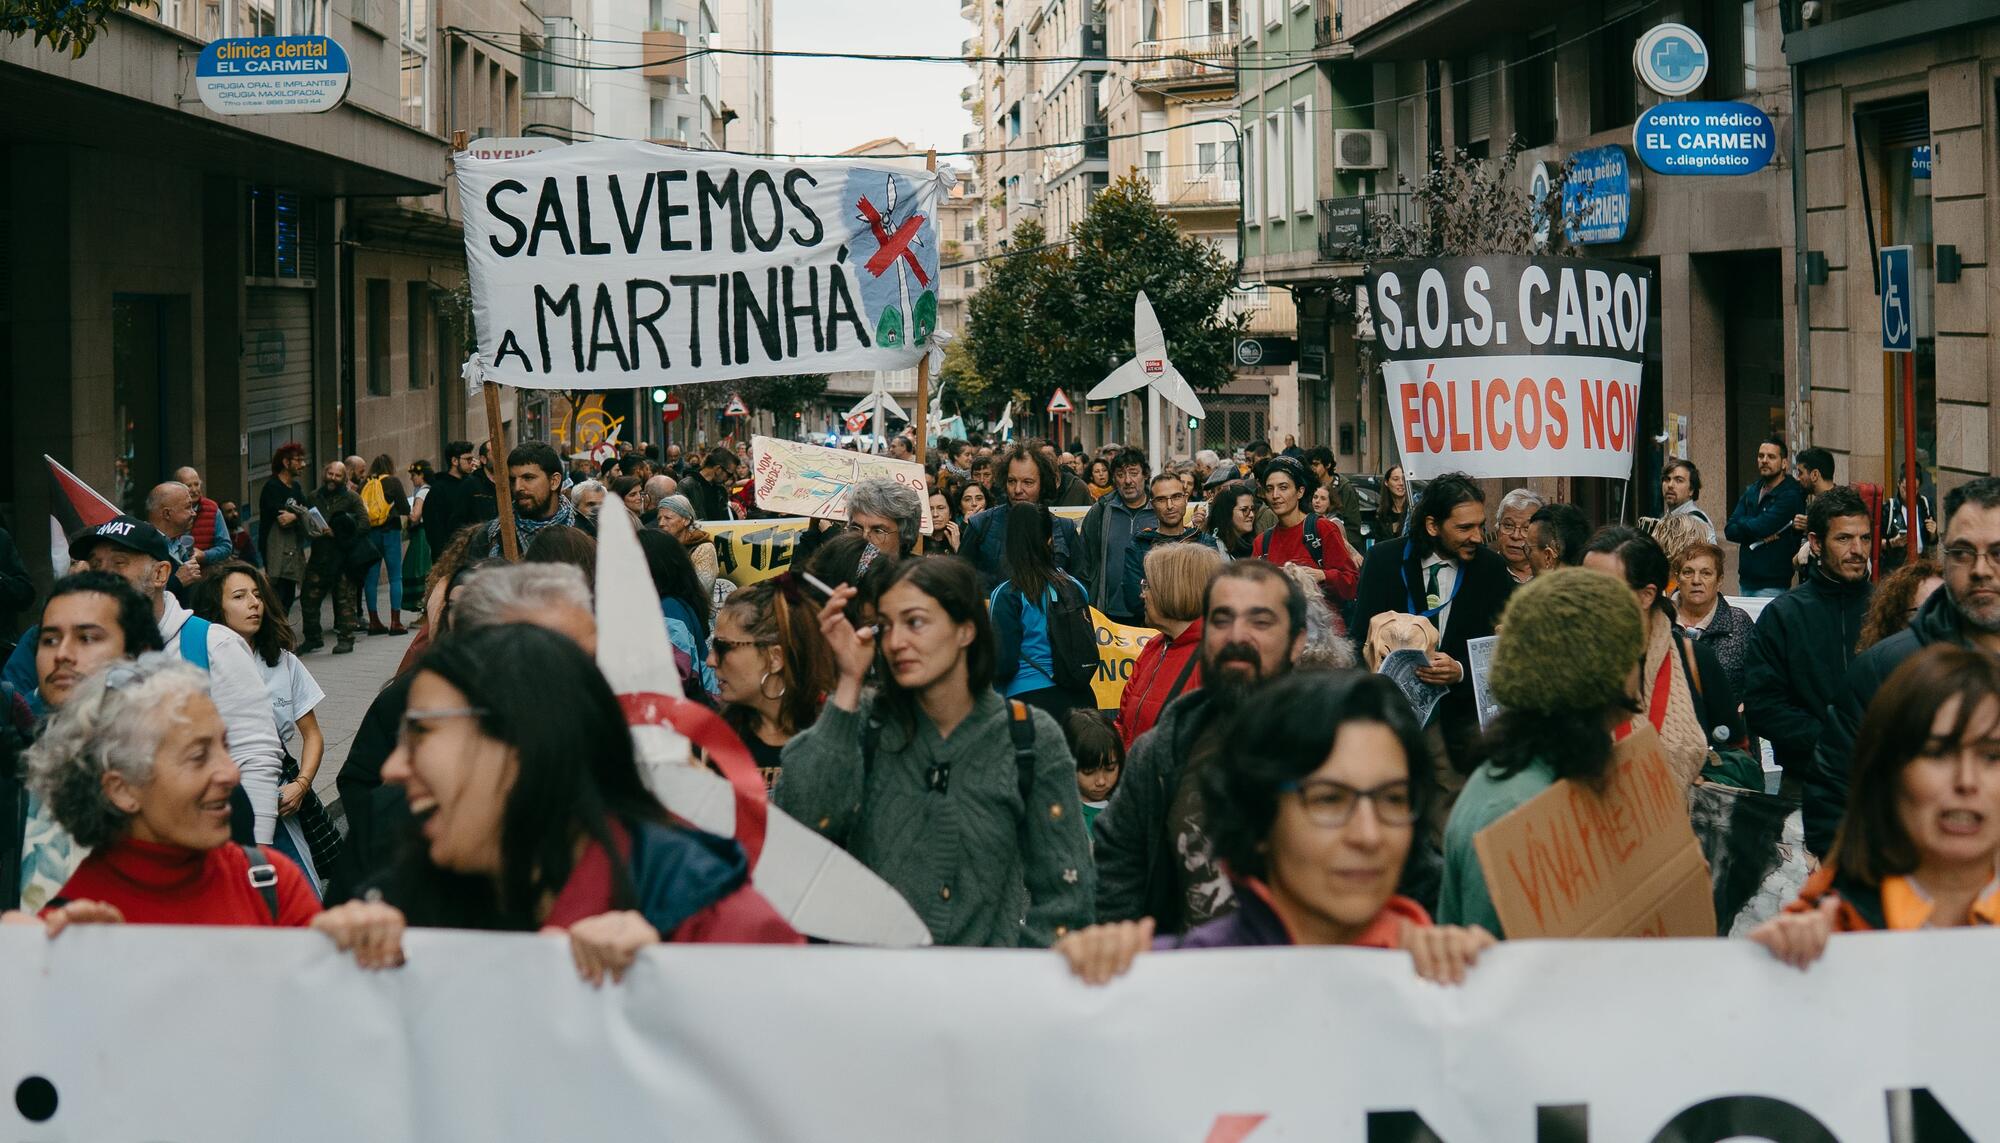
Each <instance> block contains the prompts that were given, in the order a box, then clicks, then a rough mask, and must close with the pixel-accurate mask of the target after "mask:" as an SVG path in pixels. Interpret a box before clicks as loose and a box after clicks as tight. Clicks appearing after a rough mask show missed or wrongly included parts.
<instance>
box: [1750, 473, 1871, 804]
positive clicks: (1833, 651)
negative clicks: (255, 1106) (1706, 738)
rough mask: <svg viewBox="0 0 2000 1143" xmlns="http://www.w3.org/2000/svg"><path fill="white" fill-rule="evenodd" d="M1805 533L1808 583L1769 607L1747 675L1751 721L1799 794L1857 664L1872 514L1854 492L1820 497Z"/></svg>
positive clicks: (1867, 593)
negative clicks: (1829, 710)
mask: <svg viewBox="0 0 2000 1143" xmlns="http://www.w3.org/2000/svg"><path fill="white" fill-rule="evenodd" d="M1806 530H1807V535H1808V537H1809V538H1808V541H1807V542H1808V543H1810V544H1811V545H1812V553H1813V563H1812V565H1811V568H1810V570H1809V571H1808V573H1807V576H1806V581H1805V582H1804V583H1802V584H1800V585H1799V586H1797V587H1795V588H1793V589H1792V590H1790V591H1788V592H1786V593H1785V594H1784V595H1781V596H1779V597H1778V598H1777V599H1774V600H1772V601H1771V602H1770V603H1769V604H1767V605H1766V606H1765V608H1764V613H1763V614H1762V615H1761V616H1759V617H1758V619H1757V628H1756V631H1755V633H1754V634H1753V635H1752V636H1751V638H1750V653H1749V656H1748V661H1747V662H1746V664H1745V670H1744V683H1745V686H1744V695H1743V705H1744V714H1745V715H1747V716H1748V717H1749V719H1750V725H1751V726H1752V727H1753V728H1754V729H1755V730H1756V733H1757V734H1758V735H1759V736H1761V737H1764V738H1768V739H1770V740H1771V748H1772V750H1773V751H1774V752H1775V753H1776V754H1777V756H1778V765H1779V766H1782V767H1783V768H1784V770H1785V775H1786V777H1787V778H1788V779H1790V782H1789V784H1790V785H1792V786H1795V787H1796V785H1797V784H1798V782H1799V780H1800V777H1801V775H1803V774H1804V773H1805V772H1806V770H1807V769H1808V768H1810V766H1811V765H1812V759H1813V751H1814V750H1815V749H1816V748H1818V746H1819V736H1820V730H1821V728H1822V726H1823V725H1824V723H1825V720H1826V704H1827V703H1828V702H1830V701H1831V700H1832V699H1833V696H1834V694H1835V693H1836V692H1838V691H1839V689H1840V681H1841V679H1842V677H1843V676H1845V675H1846V673H1847V666H1848V664H1849V663H1852V662H1853V661H1854V643H1855V641H1856V640H1857V639H1859V638H1860V637H1861V624H1862V622H1863V621H1864V620H1865V619H1866V618H1867V616H1868V598H1869V596H1870V595H1871V594H1872V592H1873V585H1872V584H1870V583H1869V582H1868V545H1869V542H1870V540H1871V538H1872V536H1871V525H1870V522H1869V519H1868V507H1867V505H1865V504H1863V503H1862V502H1861V497H1860V496H1859V495H1857V494H1856V493H1855V491H1854V490H1853V489H1852V488H1834V489H1831V490H1830V491H1827V492H1823V493H1821V494H1820V495H1818V496H1816V497H1814V498H1813V503H1812V509H1811V511H1810V512H1809V513H1808V514H1807V522H1806Z"/></svg>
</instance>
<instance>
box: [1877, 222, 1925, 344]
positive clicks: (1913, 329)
mask: <svg viewBox="0 0 2000 1143" xmlns="http://www.w3.org/2000/svg"><path fill="white" fill-rule="evenodd" d="M1880 267H1881V272H1880V274H1879V275H1878V277H1879V278H1880V279H1881V282H1882V352H1884V353H1911V352H1914V351H1915V350H1916V348H1917V317H1916V310H1915V308H1914V307H1913V306H1912V304H1911V302H1912V299H1913V297H1914V295H1913V294H1911V292H1910V268H1911V261H1910V247H1908V246H1884V247H1882V253H1881V262H1880Z"/></svg>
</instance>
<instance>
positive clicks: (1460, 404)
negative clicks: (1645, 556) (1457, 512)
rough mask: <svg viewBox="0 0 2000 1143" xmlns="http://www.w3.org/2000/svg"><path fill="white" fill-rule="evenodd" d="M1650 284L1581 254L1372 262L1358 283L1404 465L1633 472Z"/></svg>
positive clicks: (1640, 272)
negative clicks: (1362, 281)
mask: <svg viewBox="0 0 2000 1143" xmlns="http://www.w3.org/2000/svg"><path fill="white" fill-rule="evenodd" d="M1652 283H1653V276H1652V271H1650V270H1647V269H1645V268H1644V267H1641V266H1629V265H1626V264H1624V263H1620V262H1599V261H1590V260H1586V259H1581V258H1524V257H1517V256H1512V255H1487V256H1481V257H1476V258H1442V259H1437V260H1435V261H1428V262H1386V263H1382V264H1380V265H1378V266H1376V267H1375V268H1374V269H1373V271H1371V272H1370V273H1369V274H1368V276H1367V280H1366V285H1365V289H1366V292H1367V297H1368V302H1369V316H1370V319H1371V320H1372V321H1373V323H1374V326H1375V333H1376V345H1377V352H1378V354H1379V356H1380V357H1381V360H1382V379H1383V383H1384V386H1385V391H1386V395H1387V397H1388V403H1389V419H1390V422H1391V425H1392V428H1393V429H1394V432H1395V441H1396V447H1397V449H1398V451H1399V452H1400V453H1401V454H1402V460H1403V465H1404V467H1405V469H1406V470H1407V471H1408V472H1409V473H1410V474H1411V475H1412V476H1418V475H1419V474H1420V475H1421V477H1424V478H1428V477H1431V476H1436V475H1438V474H1439V473H1443V472H1463V473H1466V474H1467V475H1469V476H1474V477H1529V476H1605V477H1614V478H1618V479H1626V478H1629V477H1630V476H1631V474H1632V449H1633V445H1634V443H1635V440H1636V437H1637V434H1638V431H1639V429H1638V416H1639V378H1640V373H1641V370H1642V368H1643V365H1644V361H1645V353H1646V324H1647V305H1648V300H1649V298H1650V297H1651V294H1652Z"/></svg>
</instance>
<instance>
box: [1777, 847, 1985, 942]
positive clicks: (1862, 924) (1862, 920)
mask: <svg viewBox="0 0 2000 1143" xmlns="http://www.w3.org/2000/svg"><path fill="white" fill-rule="evenodd" d="M1828 893H1832V894H1834V895H1835V896H1837V897H1839V898H1840V909H1839V911H1838V912H1836V913H1835V914H1834V922H1833V924H1834V931H1835V932H1839V933H1867V932H1876V931H1880V930H1884V929H1888V930H1896V931H1907V930H1910V929H1922V928H1928V927H1929V926H1930V923H1931V911H1932V910H1933V909H1934V908H1935V905H1934V904H1933V903H1932V901H1931V898H1930V895H1929V894H1928V893H1925V892H1924V889H1923V886H1921V885H1918V884H1917V883H1916V880H1915V879H1914V878H1910V877H1887V878H1884V879H1883V881H1882V884H1880V885H1864V884H1862V883H1861V882H1860V881H1858V880H1856V879H1854V878H1851V877H1843V876H1841V875H1840V873H1839V871H1837V870H1835V869H1834V867H1833V866H1832V865H1830V864H1829V865H1822V866H1820V867H1819V871H1818V872H1816V873H1814V874H1813V875H1812V878H1811V879H1810V880H1808V881H1807V882H1806V887H1805V888H1804V889H1801V890H1800V891H1799V899H1798V900H1796V901H1793V902H1792V903H1791V904H1789V905H1786V906H1785V912H1787V913H1804V912H1808V911H1810V910H1813V909H1817V908H1819V903H1820V902H1821V901H1822V900H1824V899H1825V898H1826V895H1827V894H1828ZM1965 923H1966V924H1968V925H2000V879H1996V880H1995V881H1994V882H1993V883H1992V884H1989V885H1988V886H1987V887H1986V888H1985V889H1984V890H1983V891H1982V892H1981V893H1980V894H1979V899H1978V900H1977V901H1974V902H1973V904H1972V913H1971V915H1970V916H1968V917H1967V918H1966V919H1965Z"/></svg>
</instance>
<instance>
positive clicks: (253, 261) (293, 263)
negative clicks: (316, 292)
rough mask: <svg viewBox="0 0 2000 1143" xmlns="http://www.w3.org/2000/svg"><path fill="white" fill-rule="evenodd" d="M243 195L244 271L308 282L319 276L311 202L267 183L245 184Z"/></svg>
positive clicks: (259, 276) (258, 276)
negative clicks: (260, 184) (261, 184)
mask: <svg viewBox="0 0 2000 1143" xmlns="http://www.w3.org/2000/svg"><path fill="white" fill-rule="evenodd" d="M244 199H245V201H244V209H243V227H244V249H245V251H246V253H245V255H244V265H243V272H244V274H245V275H246V276H248V277H252V278H285V279H290V280H293V281H301V282H308V283H310V282H312V281H313V280H314V279H315V278H316V277H318V274H319V245H318V243H319V227H318V226H317V224H316V221H317V220H316V217H315V215H314V213H313V209H312V205H311V203H310V202H309V201H308V200H306V199H304V198H302V197H301V196H299V195H298V194H296V193H294V192H292V191H287V190H279V189H277V188H275V187H268V186H253V187H249V188H247V189H246V191H245V192H244Z"/></svg>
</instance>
